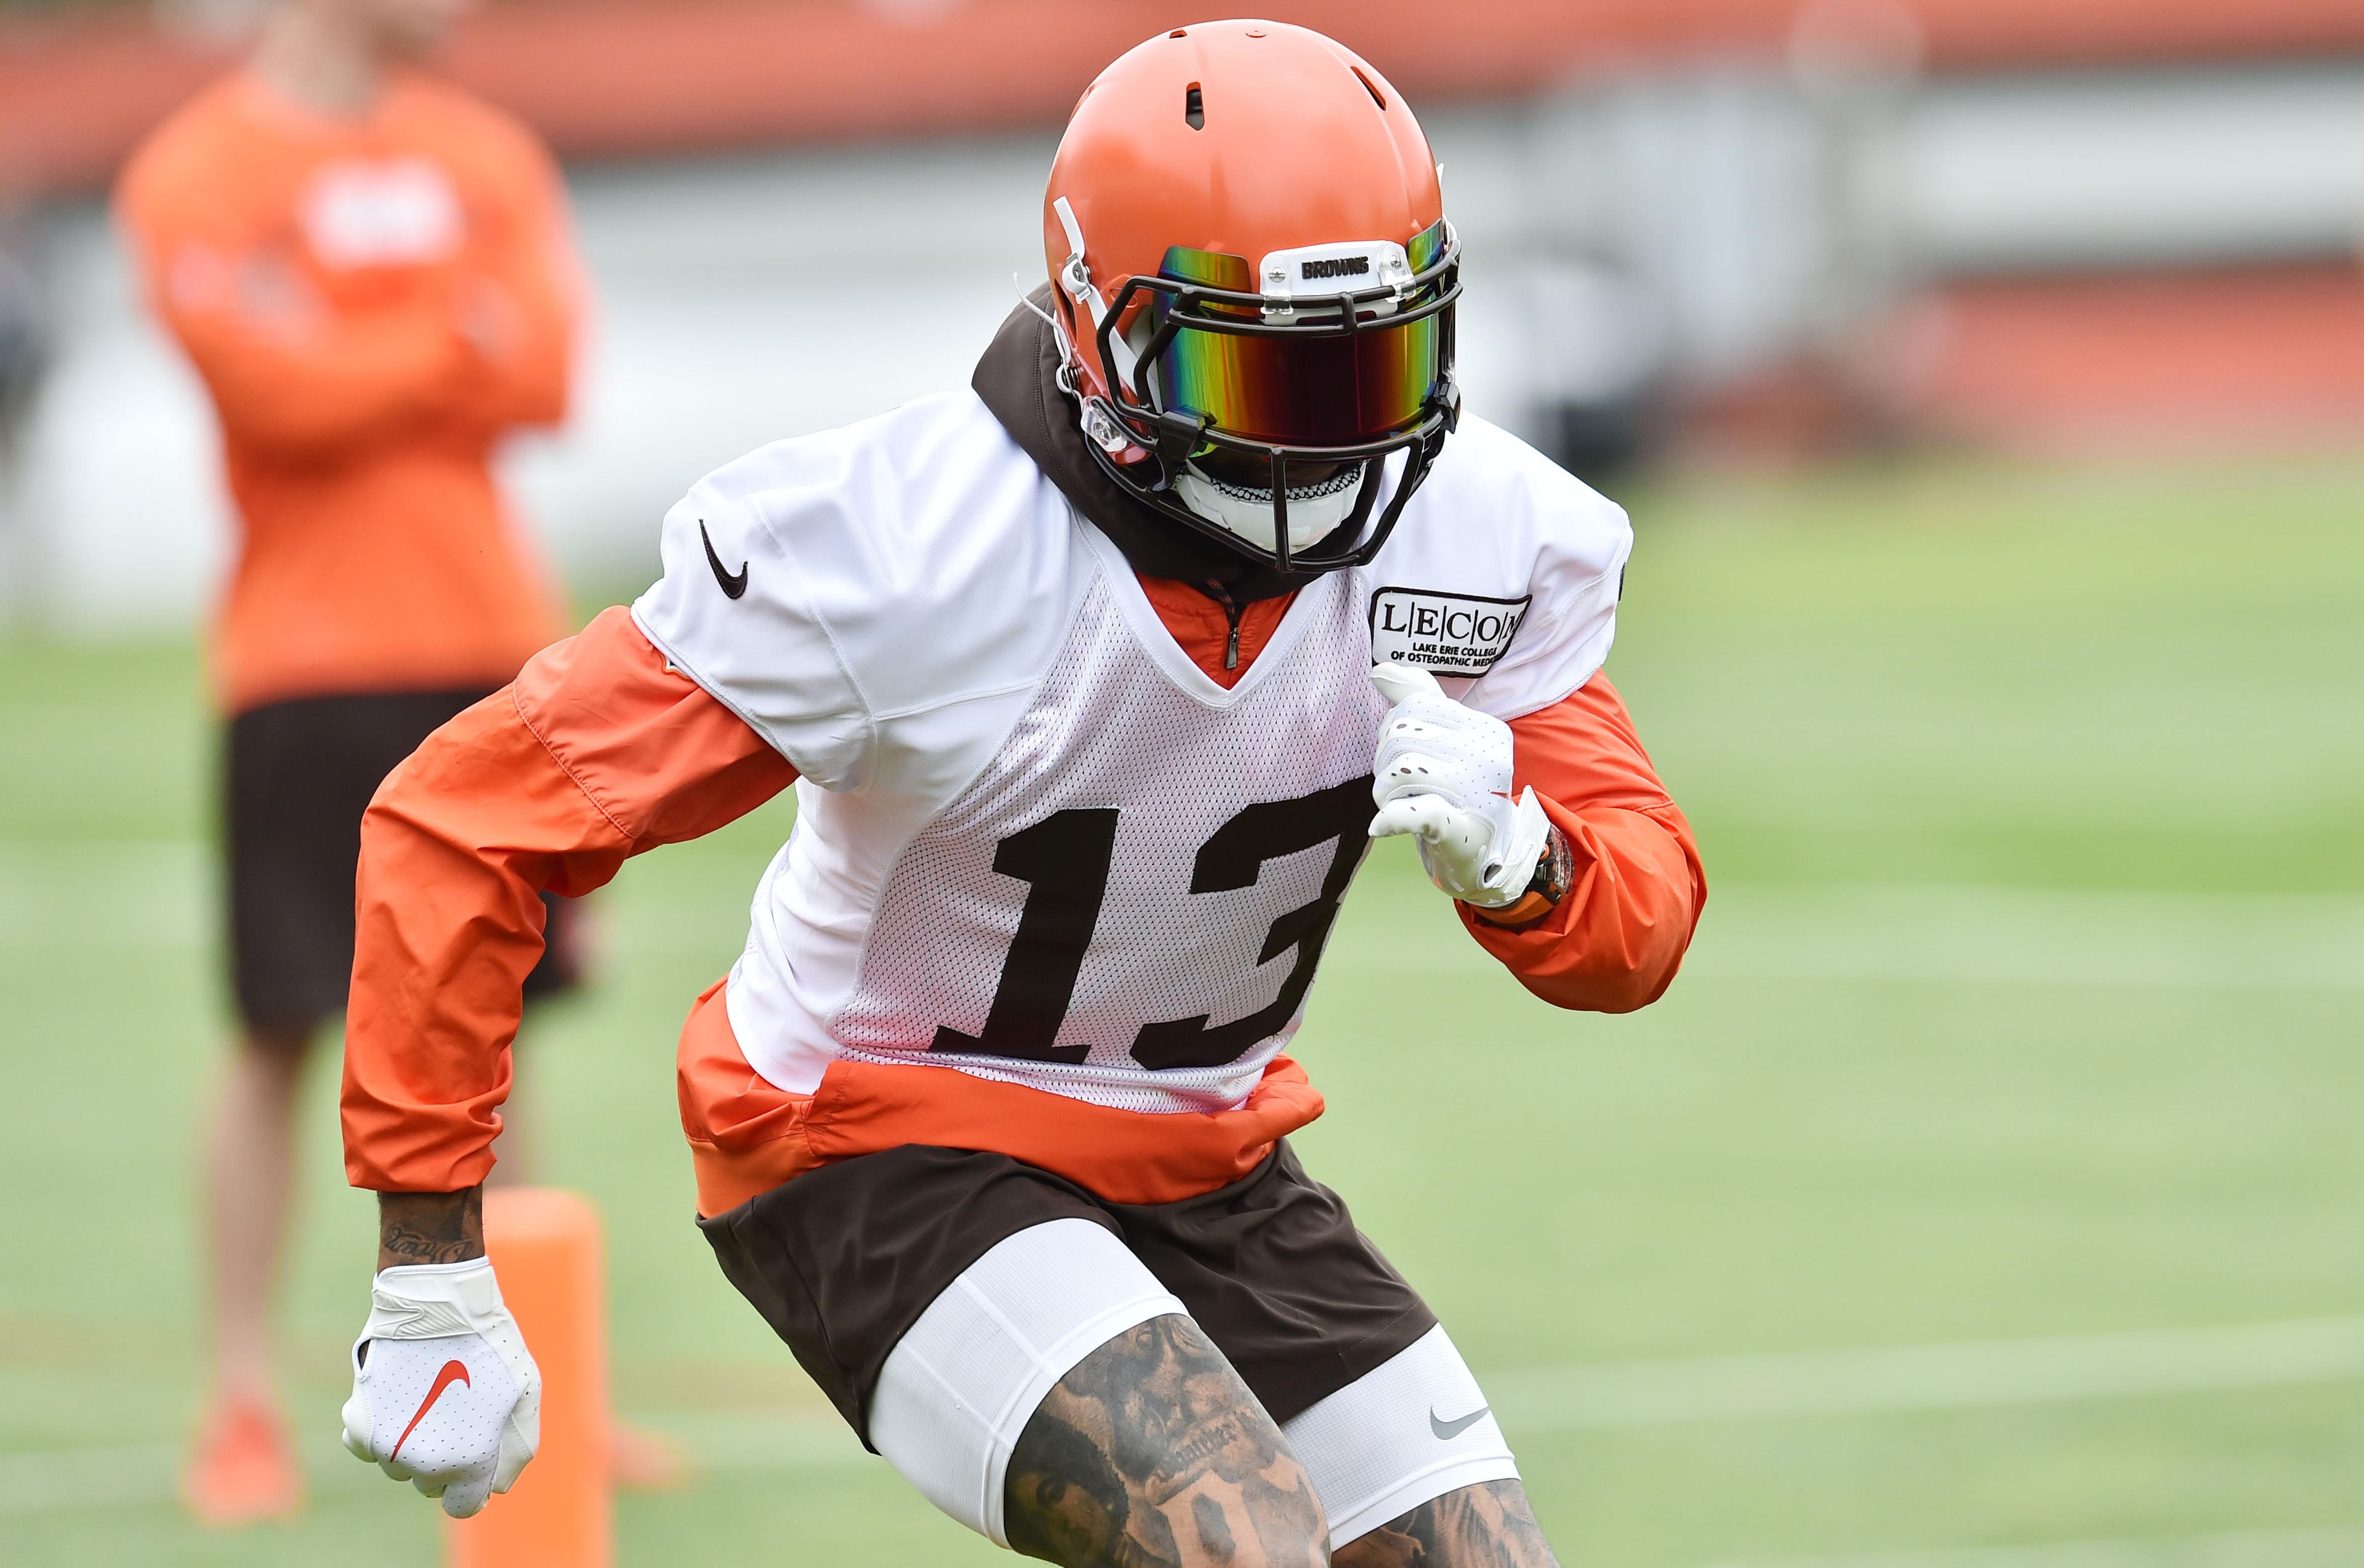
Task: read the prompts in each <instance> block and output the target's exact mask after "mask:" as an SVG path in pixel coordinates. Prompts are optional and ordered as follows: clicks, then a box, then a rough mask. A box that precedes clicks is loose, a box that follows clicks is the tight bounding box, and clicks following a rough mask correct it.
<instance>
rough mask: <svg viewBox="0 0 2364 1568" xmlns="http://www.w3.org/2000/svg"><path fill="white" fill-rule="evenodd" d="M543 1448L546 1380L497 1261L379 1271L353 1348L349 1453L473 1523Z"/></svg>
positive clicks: (348, 1407) (348, 1408)
mask: <svg viewBox="0 0 2364 1568" xmlns="http://www.w3.org/2000/svg"><path fill="white" fill-rule="evenodd" d="M540 1444H541V1372H540V1371H539V1370H537V1369H536V1368H535V1366H534V1364H533V1357H532V1356H531V1355H530V1354H528V1353H527V1351H526V1348H525V1336H524V1335H522V1334H520V1333H519V1332H518V1326H517V1319H516V1318H511V1317H510V1316H509V1309H508V1308H507V1307H504V1306H503V1305H502V1304H501V1287H500V1282H499V1281H497V1280H496V1279H495V1278H494V1277H493V1265H492V1262H491V1260H490V1259H486V1258H472V1259H470V1260H469V1261H468V1262H464V1263H419V1264H413V1265H407V1266H405V1267H402V1268H394V1269H381V1270H379V1271H378V1276H377V1282H376V1284H375V1285H374V1288H373V1289H372V1290H371V1292H370V1315H369V1322H368V1324H367V1325H366V1326H364V1327H363V1328H362V1337H361V1338H360V1339H358V1340H354V1341H353V1396H352V1397H351V1398H350V1399H348V1400H346V1401H345V1447H346V1448H348V1449H350V1450H351V1451H352V1452H353V1454H354V1456H355V1457H357V1458H360V1459H365V1460H369V1461H371V1462H374V1464H376V1466H377V1467H378V1468H379V1469H380V1470H383V1471H385V1473H387V1474H388V1475H391V1476H393V1477H394V1478H395V1479H396V1481H407V1482H409V1483H410V1484H411V1485H414V1486H416V1487H418V1490H419V1491H420V1492H422V1493H424V1494H425V1495H426V1496H429V1497H440V1498H441V1499H442V1500H443V1511H444V1512H445V1513H447V1514H449V1515H451V1516H452V1518H455V1519H463V1518H467V1517H468V1516H469V1515H471V1514H473V1513H474V1512H476V1511H477V1510H478V1509H479V1508H482V1507H484V1506H485V1500H486V1499H487V1498H489V1497H490V1496H492V1495H493V1494H494V1493H496V1492H506V1491H507V1490H508V1489H509V1487H510V1485H511V1484H513V1483H514V1482H515V1481H516V1480H517V1478H518V1473H519V1471H521V1470H523V1469H524V1468H525V1465H526V1461H528V1460H530V1459H531V1458H532V1457H533V1451H534V1450H535V1449H536V1448H537V1447H538V1446H540Z"/></svg>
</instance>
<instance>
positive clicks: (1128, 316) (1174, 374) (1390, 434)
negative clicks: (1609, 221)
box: [1054, 202, 1461, 573]
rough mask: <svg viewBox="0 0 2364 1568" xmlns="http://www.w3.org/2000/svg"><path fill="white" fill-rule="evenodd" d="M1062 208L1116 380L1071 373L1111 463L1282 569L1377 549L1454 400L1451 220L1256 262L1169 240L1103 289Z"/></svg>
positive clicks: (1194, 520)
mask: <svg viewBox="0 0 2364 1568" xmlns="http://www.w3.org/2000/svg"><path fill="white" fill-rule="evenodd" d="M1054 206H1055V207H1057V208H1065V203H1064V202H1061V203H1057V204H1054ZM1060 217H1061V218H1062V219H1063V221H1064V222H1065V223H1066V224H1067V225H1068V228H1069V233H1068V238H1069V239H1070V241H1071V243H1072V245H1073V247H1074V254H1073V256H1072V257H1071V259H1070V261H1069V263H1068V265H1067V267H1066V268H1065V270H1064V271H1063V272H1062V274H1061V276H1060V278H1059V282H1060V284H1061V285H1062V289H1063V292H1065V294H1066V295H1067V296H1068V301H1067V302H1068V303H1069V304H1070V305H1071V306H1074V307H1076V308H1075V315H1074V317H1073V319H1075V320H1076V326H1077V328H1078V329H1079V330H1084V331H1088V332H1089V333H1090V334H1091V335H1092V341H1093V346H1094V347H1095V348H1097V349H1098V359H1099V363H1100V365H1102V366H1104V367H1106V372H1107V375H1106V394H1105V395H1096V394H1097V393H1098V388H1097V387H1096V386H1093V385H1088V384H1087V385H1084V386H1081V387H1078V388H1077V389H1076V390H1077V391H1078V394H1079V396H1080V399H1081V402H1082V420H1083V426H1084V430H1085V434H1086V436H1087V444H1088V445H1089V446H1090V447H1091V449H1092V450H1093V454H1094V456H1095V457H1097V458H1098V460H1099V462H1100V464H1101V467H1102V468H1103V469H1104V470H1106V471H1107V472H1108V473H1109V474H1110V476H1111V477H1112V478H1114V479H1115V480H1117V482H1118V483H1120V484H1122V485H1124V486H1125V488H1126V489H1127V490H1128V491H1130V492H1131V493H1132V494H1133V495H1135V496H1137V497H1138V498H1139V499H1141V500H1142V501H1143V503H1144V504H1146V505H1148V506H1151V507H1153V508H1154V509H1155V510H1156V511H1158V512H1160V513H1161V514H1163V515H1165V516H1166V517H1172V518H1175V519H1176V520H1177V521H1179V522H1181V523H1183V524H1184V525H1186V526H1188V527H1189V528H1192V529H1194V530H1196V531H1197V532H1199V533H1200V534H1203V535H1206V536H1208V537H1210V538H1213V539H1218V540H1220V541H1221V542H1222V543H1223V544H1225V545H1226V546H1228V547H1230V548H1232V550H1236V551H1238V552H1239V553H1241V554H1243V555H1245V556H1247V557H1249V558H1250V559H1253V560H1256V561H1260V562H1266V563H1267V564H1270V565H1274V566H1277V567H1278V568H1279V569H1280V570H1282V571H1284V572H1287V571H1298V572H1309V573H1310V572H1324V571H1331V570H1334V569H1336V568H1338V567H1342V566H1352V565H1360V564H1362V563H1364V562H1367V561H1369V560H1370V559H1371V558H1372V557H1373V556H1375V555H1376V554H1377V551H1378V549H1379V546H1380V545H1381V544H1383V543H1384V542H1385V541H1386V539H1387V536H1388V533H1389V532H1390V531H1391V530H1392V529H1393V528H1394V527H1395V524H1396V521H1397V519H1398V517H1400V515H1401V513H1402V510H1403V507H1404V505H1405V504H1406V503H1407V502H1408V501H1409V500H1410V499H1411V495H1412V492H1413V491H1414V490H1416V489H1417V488H1418V487H1419V485H1420V484H1421V482H1422V480H1424V479H1425V478H1426V477H1427V474H1428V470H1429V467H1430V465H1431V464H1432V463H1433V462H1434V460H1435V457H1436V453H1437V451H1438V450H1440V449H1441V448H1442V446H1443V444H1444V438H1445V436H1446V435H1447V434H1449V433H1450V432H1451V430H1452V428H1453V426H1454V424H1455V421H1456V419H1457V417H1458V415H1459V394H1458V392H1457V390H1456V388H1455V384H1454V378H1453V352H1454V327H1453V323H1454V307H1455V301H1456V300H1457V299H1458V298H1459V297H1460V292H1461V285H1460V247H1459V244H1458V242H1457V241H1456V240H1455V238H1454V236H1453V232H1452V229H1451V228H1450V226H1449V225H1447V224H1445V223H1444V222H1443V221H1439V222H1438V223H1437V224H1436V225H1435V226H1434V227H1433V228H1430V229H1429V230H1427V231H1426V232H1424V233H1422V234H1421V235H1419V236H1418V237H1416V238H1415V239H1413V240H1412V242H1411V245H1410V246H1409V247H1404V246H1398V245H1395V244H1392V243H1390V242H1385V241H1375V242H1367V243H1349V244H1336V245H1321V246H1314V247H1309V248H1306V249H1302V250H1291V251H1282V252H1277V253H1275V254H1273V255H1271V256H1267V257H1265V258H1263V259H1262V261H1261V263H1260V264H1258V263H1251V262H1250V261H1247V260H1246V259H1245V258H1243V257H1237V256H1228V255H1222V254H1219V253H1216V252H1210V251H1200V250H1186V249H1182V248H1178V247H1177V248H1176V249H1173V250H1168V251H1167V252H1166V256H1165V265H1164V266H1163V267H1162V268H1161V269H1160V270H1159V272H1158V273H1157V274H1156V275H1154V276H1141V275H1136V276H1133V277H1132V278H1130V279H1128V280H1127V281H1126V282H1125V284H1124V285H1123V287H1122V288H1121V289H1120V290H1119V291H1118V294H1117V296H1116V298H1115V299H1114V300H1113V301H1112V302H1108V303H1106V304H1103V302H1102V300H1101V298H1100V296H1099V295H1098V291H1097V289H1095V288H1093V287H1092V285H1091V283H1090V280H1089V277H1088V274H1087V272H1086V271H1085V269H1084V267H1083V264H1082V254H1083V244H1082V236H1081V233H1080V231H1079V230H1078V229H1077V228H1076V227H1074V225H1073V219H1072V214H1071V213H1069V212H1066V211H1061V212H1060ZM1077 357H1078V356H1074V355H1072V354H1071V357H1070V363H1071V364H1073V363H1074V362H1075V360H1076V358H1077ZM1074 379H1077V380H1081V379H1083V378H1074ZM1399 452H1401V453H1403V454H1404V457H1403V459H1402V461H1401V462H1400V464H1393V463H1391V461H1390V460H1392V459H1394V458H1395V457H1396V454H1397V453H1399ZM1391 467H1393V468H1395V470H1396V472H1395V473H1394V475H1393V494H1392V495H1391V496H1389V498H1388V506H1387V507H1386V509H1385V511H1384V512H1383V513H1381V514H1380V516H1379V517H1378V520H1377V523H1376V525H1374V524H1373V523H1372V522H1371V517H1372V514H1373V512H1374V511H1375V509H1377V501H1378V499H1379V497H1380V495H1381V493H1382V492H1383V491H1385V490H1387V489H1388V479H1389V470H1390V468H1391Z"/></svg>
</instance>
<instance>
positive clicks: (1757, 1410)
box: [0, 1317, 2364, 1568]
mask: <svg viewBox="0 0 2364 1568" xmlns="http://www.w3.org/2000/svg"><path fill="white" fill-rule="evenodd" d="M2359 1378H2364V1317H2354V1318H2302V1319H2296V1320H2292V1321H2286V1322H2279V1323H2252V1324H2240V1325H2235V1326H2232V1327H2226V1328H2212V1329H2158V1330H2153V1331H2149V1332H2143V1333H2129V1334H2087V1335H2077V1336H2068V1337H2061V1338H2056V1339H2039V1340H1991V1341H1988V1342H1984V1343H1970V1344H1957V1345H1903V1346H1892V1347H1886V1348H1877V1349H1869V1350H1854V1351H1806V1352H1802V1353H1791V1354H1785V1355H1759V1356H1714V1357H1707V1358H1703V1359H1694V1360H1686V1361H1666V1362H1625V1363H1622V1364H1609V1365H1595V1366H1571V1367H1549V1368H1541V1369H1534V1370H1530V1371H1526V1372H1505V1373H1493V1374H1491V1375H1489V1376H1488V1377H1486V1378H1485V1379H1484V1380H1483V1382H1484V1385H1485V1387H1486V1391H1487V1396H1488V1397H1489V1400H1491V1402H1492V1403H1493V1406H1494V1408H1495V1409H1496V1411H1497V1412H1499V1413H1500V1417H1501V1419H1502V1424H1503V1425H1504V1427H1505V1428H1507V1429H1509V1432H1510V1435H1511V1439H1512V1440H1514V1441H1516V1440H1522V1439H1526V1438H1531V1437H1537V1436H1544V1435H1550V1434H1556V1433H1571V1432H1598V1431H1617V1430H1630V1429H1642V1428H1652V1427H1667V1426H1680V1425H1687V1424H1692V1423H1713V1422H1726V1421H1749V1420H1770V1421H1779V1420H1796V1419H1803V1418H1832V1417H1847V1416H1867V1415H1890V1414H1901V1413H1913V1412H1921V1413H1936V1412H1945V1411H1951V1410H1967V1409H1979V1408H1993V1407H2025V1406H2035V1405H2047V1404H2059V1403H2066V1402H2069V1401H2075V1400H2090V1399H2113V1398H2127V1397H2136V1396H2156V1395H2166V1394H2204V1393H2220V1392H2225V1391H2235V1390H2243V1389H2255V1388H2274V1387H2291V1386H2300V1385H2319V1384H2325V1383H2337V1382H2346V1381H2349V1380H2354V1379H2359ZM644 1414H647V1415H652V1416H653V1417H654V1419H653V1421H652V1424H653V1425H655V1426H657V1427H659V1428H660V1429H663V1430H666V1431H670V1432H673V1433H675V1435H677V1436H680V1437H682V1438H684V1439H685V1440H687V1441H688V1442H689V1444H690V1445H691V1447H692V1448H693V1449H694V1450H695V1451H697V1453H698V1454H699V1455H700V1457H701V1458H702V1459H703V1460H704V1462H706V1464H707V1465H708V1467H709V1468H710V1469H712V1470H716V1471H721V1472H744V1471H774V1472H776V1471H808V1470H826V1469H835V1468H839V1467H842V1466H848V1465H859V1464H862V1463H864V1462H866V1460H867V1458H868V1456H867V1455H865V1454H864V1451H862V1449H861V1448H860V1446H859V1445H857V1444H856V1443H855V1442H854V1440H853V1435H852V1434H851V1433H850V1432H848V1431H847V1430H846V1429H844V1428H843V1427H842V1426H841V1425H839V1424H838V1423H837V1422H835V1421H834V1420H829V1419H817V1418H808V1419H799V1418H794V1417H766V1416H746V1415H725V1414H718V1413H715V1412H711V1411H687V1410H684V1411H674V1412H648V1413H644ZM178 1458H179V1451H178V1450H176V1449H173V1448H168V1447H162V1446H160V1445H155V1444H148V1445H142V1446H139V1447H133V1448H121V1449H83V1450H53V1451H41V1452H34V1453H19V1454H10V1455H0V1518H6V1517H8V1516H12V1515H25V1514H36V1513H50V1512H58V1511H66V1510H72V1509H81V1508H92V1507H120V1506H125V1505H134V1504H154V1503H162V1502H166V1501H169V1500H170V1499H171V1497H172V1495H173V1464H174V1463H175V1462H177V1460H178ZM307 1460H308V1461H309V1462H308V1464H307V1469H308V1470H309V1472H310V1473H311V1474H312V1475H313V1477H314V1479H315V1480H316V1482H318V1483H322V1484H325V1485H329V1486H330V1487H331V1488H334V1489H339V1490H341V1489H343V1488H344V1486H345V1484H347V1483H359V1482H363V1481H368V1480H370V1479H372V1476H371V1473H370V1472H369V1470H368V1468H367V1467H366V1466H363V1465H362V1464H360V1463H358V1462H353V1461H351V1460H350V1459H349V1458H348V1457H347V1456H346V1455H344V1454H343V1453H342V1452H341V1451H339V1450H334V1449H331V1448H329V1447H327V1446H326V1445H325V1444H322V1445H319V1446H318V1451H307ZM2299 1533H2300V1534H2304V1533H2305V1532H2299ZM2212 1539H2213V1538H2212ZM2225 1539H2227V1540H2230V1539H2234V1538H2229V1537H2228V1538H2225ZM2241 1539H2247V1538H2241ZM2261 1539H2262V1538H2261ZM2277 1539H2279V1537H2278V1538H2277ZM2292 1539H2296V1537H2295V1536H2293V1537H2292ZM2118 1544H2119V1543H2102V1545H2101V1546H2097V1547H2094V1548H2093V1549H2092V1550H2097V1551H2098V1550H2102V1547H2107V1548H2108V1549H2109V1550H2117V1549H2118ZM1981 1550H1985V1549H1981ZM2014 1550H2017V1549H2014ZM2044 1550H2045V1551H2064V1552H2073V1551H2085V1550H2088V1548H2086V1547H2085V1546H2081V1545H2080V1546H2071V1547H2060V1548H2045V1549H2044ZM2211 1550H2213V1548H2212V1549H2211ZM1955 1561H1956V1558H1955V1557H1949V1556H1946V1555H1942V1554H1941V1555H1938V1556H1935V1557H1929V1558H1927V1559H1926V1560H1925V1561H1924V1559H1923V1558H1921V1557H1913V1556H1906V1557H1899V1558H1894V1559H1890V1558H1865V1559H1860V1560H1858V1559H1852V1558H1850V1559H1845V1560H1834V1562H1833V1563H1832V1564H1831V1565H1830V1568H1841V1565H1842V1563H1843V1564H1844V1568H1952V1564H1953V1563H1954V1562H1955ZM1959 1561H1960V1562H1961V1563H1962V1564H1963V1568H1983V1564H1984V1563H1985V1561H1986V1560H1985V1559H1982V1558H1977V1557H1963V1558H1960V1559H1959ZM2219 1561H2220V1559H2217V1558H2213V1557H2205V1556H2201V1557H2191V1558H2189V1559H2186V1558H2176V1557H2163V1558H2156V1559H2154V1558H2147V1557H2095V1558H2091V1559H2087V1558H2082V1557H2076V1556H2068V1557H2063V1558H2062V1559H2060V1562H2059V1568H2087V1564H2088V1562H2091V1564H2092V1568H2102V1565H2104V1564H2108V1565H2114V1564H2116V1563H2118V1562H2126V1563H2130V1564H2144V1565H2147V1564H2149V1563H2151V1562H2161V1563H2173V1564H2175V1565H2176V1568H2183V1564H2185V1563H2186V1562H2190V1563H2191V1564H2193V1565H2195V1568H2196V1565H2201V1564H2205V1565H2207V1568H2216V1564H2217V1563H2218V1562H2219ZM2221 1561H2222V1562H2225V1564H2227V1565H2232V1564H2247V1562H2250V1561H2251V1559H2248V1558H2225V1559H2222V1560H2221ZM2256 1561H2257V1562H2259V1563H2260V1564H2261V1565H2263V1564H2269V1563H2270V1564H2272V1565H2273V1568H2280V1564H2281V1563H2283V1562H2290V1563H2293V1564H2296V1563H2300V1562H2312V1561H2313V1560H2312V1559H2300V1558H2286V1559H2283V1558H2275V1559H2269V1558H2259V1559H2256ZM2325 1561H2326V1562H2328V1561H2330V1560H2329V1559H2325ZM2341 1561H2342V1562H2343V1565H2344V1568H2353V1564H2354V1563H2355V1562H2358V1561H2364V1553H2359V1554H2358V1555H2357V1556H2355V1557H2351V1558H2347V1559H2343V1560H2341ZM2028 1562H2029V1568H2053V1563H2052V1561H2051V1560H2050V1559H2046V1558H2031V1559H2029V1560H2028ZM1997 1563H1998V1568H2000V1565H2001V1564H2003V1563H2011V1564H2012V1565H2013V1568H2016V1561H2015V1560H2013V1559H1998V1560H1997ZM1764 1568H1777V1565H1774V1564H1767V1565H1764ZM1788 1568H1823V1565H1822V1564H1821V1563H1820V1562H1814V1563H1799V1564H1794V1565H1788Z"/></svg>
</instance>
